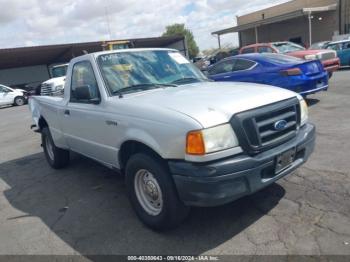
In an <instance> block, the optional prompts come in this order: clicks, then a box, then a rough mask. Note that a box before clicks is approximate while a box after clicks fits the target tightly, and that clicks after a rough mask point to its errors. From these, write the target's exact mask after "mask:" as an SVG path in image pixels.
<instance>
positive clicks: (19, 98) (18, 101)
mask: <svg viewBox="0 0 350 262" xmlns="http://www.w3.org/2000/svg"><path fill="white" fill-rule="evenodd" d="M25 102H26V99H25V98H24V97H23V96H17V97H16V98H15V100H14V102H13V103H14V105H15V106H23V105H24V104H25Z"/></svg>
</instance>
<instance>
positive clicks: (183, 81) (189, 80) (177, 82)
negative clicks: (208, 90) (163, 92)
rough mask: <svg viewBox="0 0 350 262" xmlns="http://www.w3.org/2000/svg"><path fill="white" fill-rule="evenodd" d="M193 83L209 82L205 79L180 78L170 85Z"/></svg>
mask: <svg viewBox="0 0 350 262" xmlns="http://www.w3.org/2000/svg"><path fill="white" fill-rule="evenodd" d="M193 81H196V82H200V81H210V80H209V79H206V78H196V77H182V78H179V79H176V80H174V81H172V82H171V83H170V84H184V83H190V82H193Z"/></svg>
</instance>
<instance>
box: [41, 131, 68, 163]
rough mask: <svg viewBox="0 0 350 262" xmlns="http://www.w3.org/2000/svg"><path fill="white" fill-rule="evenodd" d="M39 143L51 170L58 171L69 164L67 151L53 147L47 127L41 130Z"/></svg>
mask: <svg viewBox="0 0 350 262" xmlns="http://www.w3.org/2000/svg"><path fill="white" fill-rule="evenodd" d="M41 141H42V145H43V149H44V153H45V157H46V160H47V162H48V163H49V165H50V166H51V167H52V168H54V169H60V168H63V167H66V166H67V165H68V164H69V151H68V150H64V149H61V148H58V147H56V146H55V144H54V142H53V139H52V136H51V133H50V130H49V128H48V127H44V128H43V129H42V130H41Z"/></svg>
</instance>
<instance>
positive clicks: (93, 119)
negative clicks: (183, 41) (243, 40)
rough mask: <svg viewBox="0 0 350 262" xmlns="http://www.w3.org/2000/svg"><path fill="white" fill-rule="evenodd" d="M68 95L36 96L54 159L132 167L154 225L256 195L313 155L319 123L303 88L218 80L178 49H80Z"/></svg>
mask: <svg viewBox="0 0 350 262" xmlns="http://www.w3.org/2000/svg"><path fill="white" fill-rule="evenodd" d="M65 88H66V90H67V92H64V98H59V97H48V96H34V97H32V98H31V99H30V100H29V104H30V109H31V111H32V116H33V120H34V123H35V127H36V129H37V130H36V131H37V132H40V133H41V136H42V145H43V149H44V153H45V156H46V159H47V161H48V163H49V165H51V166H52V167H53V168H63V167H65V166H67V164H68V163H69V152H70V150H72V151H74V152H78V153H80V154H83V155H85V156H88V157H90V158H92V159H95V160H97V161H99V162H100V163H102V164H104V165H105V166H107V167H109V168H112V169H118V170H120V171H121V172H122V173H123V174H125V180H126V188H127V191H128V193H129V198H130V201H131V204H132V206H133V208H134V209H135V211H136V214H137V215H138V217H139V218H140V219H141V220H142V221H143V222H144V223H145V224H146V225H148V226H149V227H152V228H155V229H163V228H168V227H173V226H175V225H178V224H179V223H180V222H181V221H182V220H183V219H184V218H185V217H186V215H187V214H188V211H189V207H190V206H216V205H221V204H224V203H228V202H231V201H233V200H235V199H237V198H240V197H242V196H245V195H249V194H252V193H253V192H256V191H258V190H260V189H262V188H264V187H266V186H268V185H270V184H272V183H273V182H275V181H276V180H278V179H280V178H282V177H284V176H285V175H287V174H290V173H291V172H293V171H294V170H295V169H296V168H297V167H299V166H300V165H302V164H303V163H304V162H305V161H306V160H307V159H308V157H309V156H310V154H311V152H312V151H313V148H314V143H315V127H314V126H313V125H312V124H310V123H308V116H307V105H306V103H305V101H304V100H303V98H302V97H301V96H300V95H298V94H297V93H295V92H291V91H288V90H285V89H281V88H276V87H271V86H267V85H258V84H251V83H249V84H247V83H216V82H213V81H208V79H207V78H206V77H205V76H204V75H203V74H202V73H201V72H200V71H199V70H198V69H197V68H196V67H195V66H194V65H193V64H191V63H190V62H189V61H188V60H187V59H186V58H185V57H183V56H182V55H181V53H179V52H178V51H177V50H174V49H124V50H119V51H107V52H98V53H92V54H87V55H83V56H80V57H76V58H74V59H73V60H72V61H71V63H70V65H69V68H68V73H67V81H66V86H65Z"/></svg>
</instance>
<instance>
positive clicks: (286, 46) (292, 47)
mask: <svg viewBox="0 0 350 262" xmlns="http://www.w3.org/2000/svg"><path fill="white" fill-rule="evenodd" d="M273 46H274V47H275V48H277V49H278V51H279V53H282V54H284V53H288V52H294V51H301V50H305V48H304V47H302V46H300V45H297V44H294V43H291V42H282V43H274V44H273Z"/></svg>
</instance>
